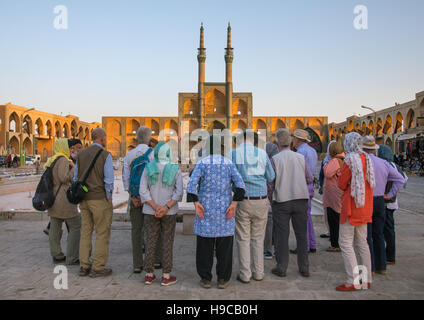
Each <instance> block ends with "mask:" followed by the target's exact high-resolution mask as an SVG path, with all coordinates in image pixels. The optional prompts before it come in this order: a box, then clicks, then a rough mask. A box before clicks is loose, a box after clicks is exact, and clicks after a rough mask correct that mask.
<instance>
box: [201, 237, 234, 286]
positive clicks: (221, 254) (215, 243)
mask: <svg viewBox="0 0 424 320" xmlns="http://www.w3.org/2000/svg"><path fill="white" fill-rule="evenodd" d="M233 241H234V236H230V237H219V238H205V237H201V236H197V241H196V268H197V273H198V274H199V276H200V278H202V279H204V280H208V281H211V280H212V266H213V256H214V249H215V251H216V260H217V262H216V274H217V276H218V280H221V279H223V280H224V281H229V280H230V279H231V273H232V271H233Z"/></svg>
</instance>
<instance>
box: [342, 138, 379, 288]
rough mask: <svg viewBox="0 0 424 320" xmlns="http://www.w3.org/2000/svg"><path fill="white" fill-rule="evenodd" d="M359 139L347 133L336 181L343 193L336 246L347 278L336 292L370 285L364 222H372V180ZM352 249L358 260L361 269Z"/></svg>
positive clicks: (368, 164)
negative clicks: (359, 260)
mask: <svg viewBox="0 0 424 320" xmlns="http://www.w3.org/2000/svg"><path fill="white" fill-rule="evenodd" d="M361 138H362V137H361V136H360V135H359V134H358V133H356V132H351V133H349V134H347V135H346V137H345V140H344V149H345V153H346V157H345V161H344V165H343V168H342V173H341V175H340V177H339V180H338V187H339V188H340V189H341V190H342V191H343V195H342V208H341V212H340V237H339V244H340V249H341V250H342V256H343V260H344V264H345V268H346V273H347V275H348V277H347V282H346V283H345V284H342V285H341V286H338V287H337V288H336V290H338V291H355V290H360V289H361V288H364V289H366V288H370V287H371V282H372V269H371V255H370V250H369V247H368V243H367V223H369V222H372V211H373V188H374V187H375V178H374V168H373V166H372V162H371V159H370V158H369V156H368V154H366V153H365V152H364V151H362V149H361V148H360V146H359V144H360V141H361ZM354 247H356V248H357V250H358V253H359V255H360V257H361V260H362V264H361V268H360V266H359V265H358V262H357V259H356V255H355V250H354ZM360 271H362V274H361V276H360ZM359 280H362V284H360V282H359Z"/></svg>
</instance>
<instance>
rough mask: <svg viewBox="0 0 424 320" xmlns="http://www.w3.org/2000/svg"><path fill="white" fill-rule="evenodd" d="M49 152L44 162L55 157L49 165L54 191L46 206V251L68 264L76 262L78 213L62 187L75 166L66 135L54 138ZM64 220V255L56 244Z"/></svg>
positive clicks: (49, 161)
mask: <svg viewBox="0 0 424 320" xmlns="http://www.w3.org/2000/svg"><path fill="white" fill-rule="evenodd" d="M53 152H54V154H53V156H52V157H50V158H49V160H48V161H47V163H46V165H45V166H44V167H45V168H48V167H50V166H51V165H52V164H53V162H54V161H56V163H55V165H54V167H53V169H52V175H53V192H54V194H56V199H55V201H54V204H53V206H52V207H50V208H49V209H48V214H49V216H50V231H49V243H50V254H51V256H52V258H53V262H54V263H58V262H64V261H66V264H68V265H74V264H75V265H78V264H79V260H78V259H79V239H80V229H81V217H80V215H79V214H78V209H77V205H74V204H71V203H70V202H69V201H68V199H67V197H66V190H67V189H68V188H69V186H70V185H71V183H72V179H73V177H74V170H75V165H74V163H73V162H72V161H71V159H70V152H69V145H68V139H59V140H57V141H56V142H55V143H54V145H53ZM64 222H65V224H66V225H67V226H68V228H69V233H68V239H67V248H66V256H65V255H64V254H63V252H62V248H61V245H60V240H61V238H62V224H63V223H64Z"/></svg>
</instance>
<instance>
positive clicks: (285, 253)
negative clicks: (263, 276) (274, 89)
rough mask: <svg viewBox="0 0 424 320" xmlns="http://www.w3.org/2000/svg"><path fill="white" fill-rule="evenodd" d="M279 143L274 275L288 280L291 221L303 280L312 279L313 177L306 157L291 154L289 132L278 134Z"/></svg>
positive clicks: (275, 192) (276, 161) (274, 211)
mask: <svg viewBox="0 0 424 320" xmlns="http://www.w3.org/2000/svg"><path fill="white" fill-rule="evenodd" d="M276 142H277V144H278V147H279V149H280V152H279V153H278V154H276V155H275V156H274V157H272V160H271V161H272V164H273V167H274V171H275V181H274V183H273V197H272V198H273V204H272V213H273V223H274V232H275V233H274V237H275V249H276V250H275V253H276V254H275V258H276V260H277V266H276V267H275V268H274V269H272V271H271V272H272V273H273V274H275V275H277V276H279V277H285V276H286V270H287V267H288V262H289V243H288V242H289V235H290V220H291V219H292V224H293V229H294V232H295V235H296V242H297V263H298V267H299V272H300V274H301V275H302V276H303V277H309V262H308V251H307V247H308V244H307V236H306V233H307V223H308V215H307V210H308V199H309V191H308V185H307V184H308V183H311V181H313V176H312V174H311V172H310V170H309V168H308V166H307V164H306V161H305V157H304V156H303V155H301V154H298V153H296V152H293V151H291V150H290V143H291V136H290V132H289V131H288V130H287V129H280V130H278V131H277V133H276Z"/></svg>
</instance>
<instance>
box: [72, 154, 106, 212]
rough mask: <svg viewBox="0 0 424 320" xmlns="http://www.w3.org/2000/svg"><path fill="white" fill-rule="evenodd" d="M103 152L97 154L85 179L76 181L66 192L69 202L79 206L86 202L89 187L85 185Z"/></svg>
mask: <svg viewBox="0 0 424 320" xmlns="http://www.w3.org/2000/svg"><path fill="white" fill-rule="evenodd" d="M102 151H103V149H100V150H99V151H98V152H97V154H96V156H95V157H94V159H93V161H91V163H90V166H89V167H88V169H87V171H86V172H85V174H84V177H83V179H82V180H81V181H75V182H74V183H72V184H71V185H70V186H69V188H68V190H67V191H66V197H67V198H68V201H69V202H70V203H72V204H78V203H81V201H83V200H84V198H85V196H86V195H87V193H88V187H87V185H86V184H85V182H86V181H87V178H88V176H89V175H90V172H91V170H92V169H93V167H94V165H95V164H96V161H97V159H98V158H99V156H100V154H101V153H102Z"/></svg>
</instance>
